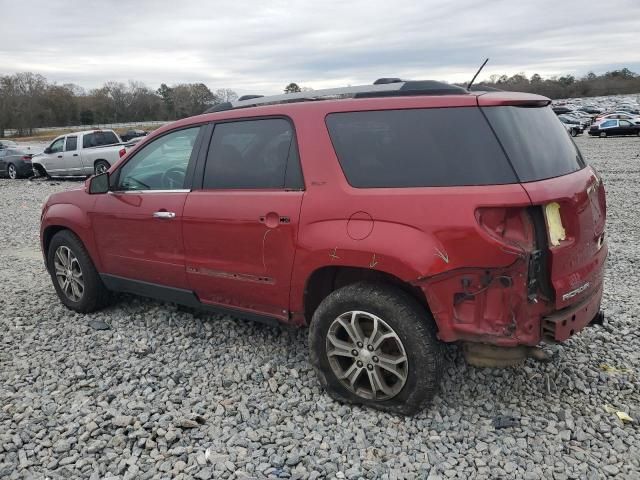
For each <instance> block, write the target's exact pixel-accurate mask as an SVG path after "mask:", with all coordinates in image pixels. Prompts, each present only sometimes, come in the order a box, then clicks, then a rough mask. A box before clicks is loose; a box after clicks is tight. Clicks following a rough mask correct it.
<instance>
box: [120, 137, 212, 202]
mask: <svg viewBox="0 0 640 480" xmlns="http://www.w3.org/2000/svg"><path fill="white" fill-rule="evenodd" d="M199 131H200V127H193V128H187V129H185V130H178V131H177V132H172V133H169V134H167V135H163V136H162V137H160V138H158V139H156V140H153V141H152V142H150V143H148V144H147V145H145V146H144V147H143V148H142V149H140V151H138V152H136V153H135V155H134V156H133V157H132V158H131V159H129V161H127V163H125V164H124V165H123V166H122V168H120V171H119V173H118V183H117V188H116V190H180V189H183V188H184V186H185V180H186V173H187V168H188V166H189V160H190V158H191V154H192V152H193V146H194V145H195V142H196V138H197V137H198V132H199Z"/></svg>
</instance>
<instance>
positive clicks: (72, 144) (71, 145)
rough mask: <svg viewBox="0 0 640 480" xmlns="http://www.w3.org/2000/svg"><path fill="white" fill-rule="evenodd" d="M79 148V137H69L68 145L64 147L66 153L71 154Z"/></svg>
mask: <svg viewBox="0 0 640 480" xmlns="http://www.w3.org/2000/svg"><path fill="white" fill-rule="evenodd" d="M76 148H78V137H67V144H66V145H65V147H64V150H65V152H70V151H73V150H75V149H76Z"/></svg>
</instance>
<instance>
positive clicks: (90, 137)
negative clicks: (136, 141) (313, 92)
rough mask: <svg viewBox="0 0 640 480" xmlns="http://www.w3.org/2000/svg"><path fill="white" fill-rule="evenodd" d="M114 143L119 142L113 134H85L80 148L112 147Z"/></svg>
mask: <svg viewBox="0 0 640 480" xmlns="http://www.w3.org/2000/svg"><path fill="white" fill-rule="evenodd" d="M114 143H120V141H119V140H118V137H117V136H116V134H115V133H113V132H93V133H86V134H85V135H84V137H83V138H82V148H90V147H100V146H102V145H113V144H114Z"/></svg>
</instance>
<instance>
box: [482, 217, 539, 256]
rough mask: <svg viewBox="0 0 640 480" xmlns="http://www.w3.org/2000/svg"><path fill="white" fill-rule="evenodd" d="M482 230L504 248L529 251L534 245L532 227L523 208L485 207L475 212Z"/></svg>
mask: <svg viewBox="0 0 640 480" xmlns="http://www.w3.org/2000/svg"><path fill="white" fill-rule="evenodd" d="M476 220H477V221H478V224H479V225H480V226H481V227H482V229H483V230H484V231H485V232H486V233H488V234H489V236H491V238H493V239H494V240H497V241H498V242H500V243H501V244H503V245H504V246H506V247H512V248H515V249H517V250H518V251H522V250H529V249H530V248H531V247H532V246H533V244H534V227H533V222H532V221H531V218H530V217H529V214H528V213H527V210H526V208H524V207H486V208H478V209H477V210H476Z"/></svg>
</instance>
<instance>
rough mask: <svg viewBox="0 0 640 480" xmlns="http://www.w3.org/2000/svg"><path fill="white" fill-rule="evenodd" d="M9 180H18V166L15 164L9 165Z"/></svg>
mask: <svg viewBox="0 0 640 480" xmlns="http://www.w3.org/2000/svg"><path fill="white" fill-rule="evenodd" d="M8 170H9V178H10V179H11V180H15V179H16V178H18V170H17V169H16V166H15V165H14V164H11V165H9V168H8Z"/></svg>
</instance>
